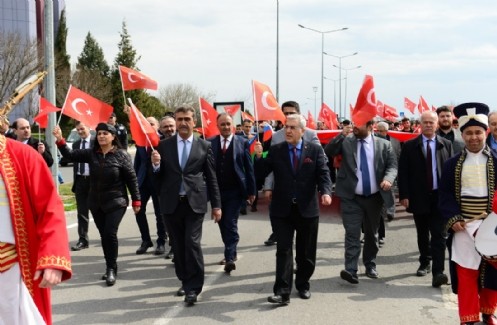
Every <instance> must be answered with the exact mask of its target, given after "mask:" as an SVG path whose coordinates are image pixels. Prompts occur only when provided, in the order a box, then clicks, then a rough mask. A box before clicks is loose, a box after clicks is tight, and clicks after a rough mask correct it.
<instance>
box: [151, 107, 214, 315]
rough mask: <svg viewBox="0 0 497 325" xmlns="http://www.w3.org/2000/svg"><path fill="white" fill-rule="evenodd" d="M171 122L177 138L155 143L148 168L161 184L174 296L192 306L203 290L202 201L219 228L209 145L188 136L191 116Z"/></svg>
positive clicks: (183, 111) (189, 110)
mask: <svg viewBox="0 0 497 325" xmlns="http://www.w3.org/2000/svg"><path fill="white" fill-rule="evenodd" d="M174 116H175V120H176V129H177V134H176V135H174V136H172V137H170V138H168V139H165V140H162V141H161V142H160V143H159V147H158V149H157V151H155V150H154V151H153V152H152V164H153V168H154V172H155V173H158V181H159V183H160V185H159V188H160V192H159V195H160V198H159V200H160V209H161V211H162V213H163V214H164V220H165V222H166V226H167V229H168V230H169V232H170V236H171V239H172V241H173V245H172V246H173V251H174V265H175V269H176V276H177V277H178V279H179V280H180V281H181V283H182V287H181V288H180V289H179V290H178V293H177V294H178V296H183V295H185V302H186V303H187V304H188V305H193V304H194V303H195V302H196V301H197V295H198V294H199V293H200V292H202V287H203V285H204V257H203V255H202V248H201V245H200V239H201V238H202V223H203V221H204V214H205V213H206V212H207V201H208V199H209V200H210V202H211V207H212V219H213V220H214V221H215V222H218V221H219V220H220V219H221V196H220V194H219V187H218V184H217V178H216V168H215V163H214V154H213V152H212V149H211V144H210V142H208V141H205V140H203V139H199V138H196V137H194V136H193V128H194V126H195V124H196V120H195V110H194V109H193V107H191V106H183V107H179V108H177V109H176V111H175V112H174ZM161 157H162V159H161ZM207 193H208V194H207Z"/></svg>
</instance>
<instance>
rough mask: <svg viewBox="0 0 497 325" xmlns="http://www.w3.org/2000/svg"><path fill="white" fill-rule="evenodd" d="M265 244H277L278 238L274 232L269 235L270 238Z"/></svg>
mask: <svg viewBox="0 0 497 325" xmlns="http://www.w3.org/2000/svg"><path fill="white" fill-rule="evenodd" d="M264 245H266V246H273V245H276V238H274V234H271V235H270V236H269V238H268V239H267V240H266V241H265V242H264Z"/></svg>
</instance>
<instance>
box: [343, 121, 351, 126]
mask: <svg viewBox="0 0 497 325" xmlns="http://www.w3.org/2000/svg"><path fill="white" fill-rule="evenodd" d="M342 125H350V120H343V121H342Z"/></svg>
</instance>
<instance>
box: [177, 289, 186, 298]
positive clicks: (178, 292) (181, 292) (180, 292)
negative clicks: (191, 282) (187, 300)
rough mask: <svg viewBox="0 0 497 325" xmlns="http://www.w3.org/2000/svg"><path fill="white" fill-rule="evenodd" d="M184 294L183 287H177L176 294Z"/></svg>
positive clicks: (181, 295)
mask: <svg viewBox="0 0 497 325" xmlns="http://www.w3.org/2000/svg"><path fill="white" fill-rule="evenodd" d="M185 294H186V293H185V289H183V287H181V288H179V289H178V291H176V295H177V296H178V297H183V296H184V295H185Z"/></svg>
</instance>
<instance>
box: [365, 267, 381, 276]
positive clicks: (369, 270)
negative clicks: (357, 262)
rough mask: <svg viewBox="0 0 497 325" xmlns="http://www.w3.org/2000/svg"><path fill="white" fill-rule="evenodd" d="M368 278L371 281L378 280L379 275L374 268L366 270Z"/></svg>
mask: <svg viewBox="0 0 497 325" xmlns="http://www.w3.org/2000/svg"><path fill="white" fill-rule="evenodd" d="M366 276H367V277H368V278H371V279H378V277H379V275H378V272H377V271H376V268H375V267H374V266H371V267H367V268H366Z"/></svg>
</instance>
